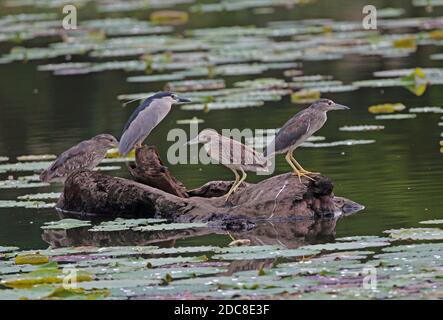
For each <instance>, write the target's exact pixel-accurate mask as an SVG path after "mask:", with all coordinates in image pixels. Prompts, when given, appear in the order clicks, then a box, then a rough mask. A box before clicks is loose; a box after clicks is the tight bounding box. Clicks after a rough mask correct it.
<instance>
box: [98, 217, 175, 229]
mask: <svg viewBox="0 0 443 320" xmlns="http://www.w3.org/2000/svg"><path fill="white" fill-rule="evenodd" d="M163 222H166V220H165V219H121V218H117V219H115V220H112V221H105V222H102V223H100V224H99V225H96V226H94V227H93V228H92V229H89V231H92V232H97V231H100V232H106V231H107V232H110V231H122V230H130V229H132V230H134V228H136V227H139V226H147V225H152V224H160V223H163Z"/></svg>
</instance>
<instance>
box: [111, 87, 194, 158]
mask: <svg viewBox="0 0 443 320" xmlns="http://www.w3.org/2000/svg"><path fill="white" fill-rule="evenodd" d="M188 102H191V100H189V99H185V98H182V97H179V96H177V95H176V94H174V93H171V92H159V93H156V94H154V95H152V96H150V97H149V98H147V99H145V100H144V101H143V102H142V103H141V104H140V105H139V106H138V107H137V109H135V111H134V112H133V113H132V114H131V117H130V118H129V120H128V122H127V123H126V125H125V128H124V129H123V133H122V137H121V139H120V143H119V146H118V149H119V152H120V154H122V155H127V154H128V153H129V152H130V151H131V150H132V149H133V148H134V147H141V144H142V142H143V141H144V140H145V139H146V138H147V137H148V136H149V134H150V133H151V131H152V129H154V128H155V127H156V126H157V125H158V124H159V123H160V122H161V121H162V120H163V119H164V118H165V117H166V115H167V114H168V113H169V111H170V110H171V107H172V105H173V104H183V103H188Z"/></svg>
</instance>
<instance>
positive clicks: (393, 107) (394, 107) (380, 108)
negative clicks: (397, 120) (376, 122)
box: [368, 103, 406, 114]
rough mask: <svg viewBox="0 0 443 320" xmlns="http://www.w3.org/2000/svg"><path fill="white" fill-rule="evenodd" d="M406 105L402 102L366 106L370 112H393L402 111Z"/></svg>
mask: <svg viewBox="0 0 443 320" xmlns="http://www.w3.org/2000/svg"><path fill="white" fill-rule="evenodd" d="M404 109H406V106H405V105H404V104H403V103H385V104H378V105H374V106H370V107H368V111H369V112H370V113H375V114H377V113H393V112H396V111H403V110H404Z"/></svg>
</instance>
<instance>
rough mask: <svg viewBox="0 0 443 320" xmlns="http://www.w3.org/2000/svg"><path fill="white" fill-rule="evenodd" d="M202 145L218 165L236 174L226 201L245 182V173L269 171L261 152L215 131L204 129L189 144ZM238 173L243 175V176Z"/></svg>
mask: <svg viewBox="0 0 443 320" xmlns="http://www.w3.org/2000/svg"><path fill="white" fill-rule="evenodd" d="M196 143H202V144H203V147H204V148H205V150H206V153H207V154H208V156H209V157H210V158H212V159H213V160H215V161H216V162H217V163H220V164H222V165H224V166H225V167H227V168H229V169H230V170H231V171H232V172H233V173H234V174H235V182H234V184H233V185H232V186H231V188H230V189H229V191H228V193H227V194H226V195H225V197H226V200H228V198H229V196H230V195H231V194H232V193H233V192H235V191H236V190H237V189H238V187H239V186H240V185H241V184H242V182H243V181H245V179H246V177H247V174H246V172H245V171H253V172H257V171H267V168H268V162H267V160H266V158H265V157H263V155H262V154H261V153H260V152H257V151H255V150H254V149H252V148H250V147H248V146H245V145H244V144H242V143H240V142H238V141H236V140H234V139H230V138H228V137H225V136H222V135H220V134H218V133H217V132H216V131H215V130H212V129H204V130H202V131H201V132H200V133H199V134H198V136H197V137H195V138H194V139H192V140H191V141H189V142H188V144H196ZM237 171H240V172H241V173H242V176H241V177H240V175H239V174H238V172H237Z"/></svg>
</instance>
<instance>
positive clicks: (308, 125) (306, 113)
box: [264, 99, 349, 181]
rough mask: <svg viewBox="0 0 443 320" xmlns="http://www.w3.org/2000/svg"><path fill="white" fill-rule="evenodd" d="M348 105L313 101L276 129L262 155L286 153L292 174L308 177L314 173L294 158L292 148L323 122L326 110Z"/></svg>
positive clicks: (325, 118)
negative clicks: (276, 131) (275, 133)
mask: <svg viewBox="0 0 443 320" xmlns="http://www.w3.org/2000/svg"><path fill="white" fill-rule="evenodd" d="M347 109H349V107H346V106H343V105H341V104H337V103H335V102H334V101H332V100H329V99H320V100H317V101H315V102H314V103H313V104H312V105H311V106H310V107H309V108H306V109H304V110H302V111H300V112H299V113H297V114H296V115H295V116H293V117H292V118H291V119H289V120H288V121H287V122H286V123H285V124H284V125H283V127H282V128H281V129H280V130H279V131H278V133H277V135H276V136H275V138H274V140H273V141H272V142H271V143H270V144H269V145H268V147H267V148H266V150H265V152H264V156H266V157H270V156H271V155H272V154H274V153H286V157H285V158H286V161H287V162H288V163H289V165H290V166H291V168H292V169H293V170H294V175H297V176H298V179H299V180H300V181H301V179H300V177H303V176H306V177H307V178H309V179H311V180H313V179H312V178H311V177H309V176H308V175H309V174H316V172H310V171H307V170H305V169H303V167H302V166H301V165H300V164H299V163H298V162H297V160H295V159H294V155H293V152H294V150H295V149H296V148H297V147H298V146H299V145H301V144H302V143H303V142H305V141H306V140H307V139H308V138H309V137H310V136H312V135H313V134H314V133H315V132H316V131H318V130H319V129H320V128H321V127H323V125H324V124H325V122H326V120H327V119H328V117H327V112H328V111H331V110H347Z"/></svg>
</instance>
